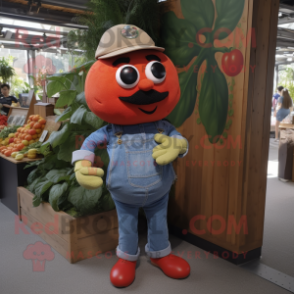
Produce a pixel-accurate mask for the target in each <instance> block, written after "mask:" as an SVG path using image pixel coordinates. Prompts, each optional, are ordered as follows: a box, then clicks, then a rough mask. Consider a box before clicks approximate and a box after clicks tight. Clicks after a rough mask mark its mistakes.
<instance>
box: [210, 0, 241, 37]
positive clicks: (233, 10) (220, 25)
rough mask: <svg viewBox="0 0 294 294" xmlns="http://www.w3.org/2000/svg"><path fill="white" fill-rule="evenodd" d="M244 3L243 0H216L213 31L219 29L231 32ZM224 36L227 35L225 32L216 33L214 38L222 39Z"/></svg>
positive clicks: (238, 18)
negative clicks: (215, 16)
mask: <svg viewBox="0 0 294 294" xmlns="http://www.w3.org/2000/svg"><path fill="white" fill-rule="evenodd" d="M244 3H245V0H216V1H215V6H216V11H217V19H216V22H215V28H214V32H217V30H219V29H226V30H228V31H230V32H233V31H234V29H235V28H236V26H237V24H238V22H239V20H240V18H241V16H242V14H243V10H244ZM226 37H228V34H227V33H226V32H221V33H220V34H218V33H217V34H216V38H217V39H219V40H223V39H225V38H226Z"/></svg>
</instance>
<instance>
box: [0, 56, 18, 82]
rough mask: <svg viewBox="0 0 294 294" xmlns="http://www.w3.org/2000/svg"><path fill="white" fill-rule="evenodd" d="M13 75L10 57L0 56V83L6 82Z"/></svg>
mask: <svg viewBox="0 0 294 294" xmlns="http://www.w3.org/2000/svg"><path fill="white" fill-rule="evenodd" d="M14 75H15V71H14V68H13V67H12V66H11V65H10V59H9V58H5V57H2V58H0V79H1V82H2V83H7V82H8V81H9V80H10V79H11V78H12V77H13V76H14Z"/></svg>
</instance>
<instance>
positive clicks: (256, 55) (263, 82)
mask: <svg viewBox="0 0 294 294" xmlns="http://www.w3.org/2000/svg"><path fill="white" fill-rule="evenodd" d="M197 1H198V0H194V1H190V2H191V11H193V9H192V8H193V7H192V6H193V5H195V3H196V2H197ZM207 1H210V2H211V1H212V3H213V5H214V6H216V1H218V2H219V3H222V1H221V0H207ZM188 2H189V1H185V4H186V5H188V4H187V3H188ZM236 3H237V2H236ZM162 6H163V13H168V12H170V11H172V12H173V13H174V14H175V16H176V17H177V18H178V19H185V15H186V16H189V13H187V12H186V14H185V13H183V9H186V11H187V7H184V8H183V3H181V1H179V0H178V1H177V0H170V1H167V2H164V4H162ZM194 11H197V10H194ZM216 11H217V7H216ZM278 11H279V1H278V0H245V4H244V11H243V14H242V16H241V17H240V20H239V23H238V24H237V27H236V28H235V29H234V31H233V32H232V33H231V34H230V36H229V37H228V38H227V39H224V40H223V41H222V42H224V43H226V42H228V41H229V40H233V44H235V43H234V41H235V40H238V39H237V38H239V40H241V41H240V46H239V45H238V44H236V45H234V47H235V48H237V49H238V50H240V51H241V53H242V55H243V57H244V66H245V68H244V70H243V71H242V72H241V73H239V74H238V75H236V76H234V77H233V78H232V77H230V76H228V75H227V74H225V72H224V69H223V67H222V57H223V53H221V52H217V53H216V54H215V58H216V61H217V63H218V65H219V68H220V70H221V72H222V73H224V74H225V77H226V81H227V83H228V88H229V94H230V96H229V97H230V99H231V97H233V99H232V103H231V104H230V107H232V109H233V114H232V112H231V115H230V116H228V119H230V120H231V122H232V124H231V127H230V128H228V129H226V130H225V132H226V135H227V138H225V139H224V145H222V144H211V143H210V142H209V141H208V139H207V138H206V137H207V132H206V128H205V126H204V125H203V124H201V121H203V120H202V117H201V113H200V111H199V105H198V103H199V96H200V94H199V92H200V93H201V83H202V80H203V76H201V75H200V74H199V75H198V83H197V91H198V94H197V101H196V104H195V109H194V112H193V113H192V114H191V115H190V117H188V118H187V119H186V121H185V122H184V123H183V124H182V125H181V126H180V127H179V128H178V130H179V131H180V132H181V133H182V134H183V135H184V136H185V137H186V138H188V139H189V145H190V150H189V154H188V155H187V156H186V157H185V158H184V159H179V160H177V162H176V163H175V164H174V167H175V170H176V173H177V175H178V181H177V183H176V185H175V187H174V195H172V197H171V199H170V207H169V224H170V229H171V232H172V233H174V234H176V235H177V236H179V237H180V238H182V239H184V240H187V241H189V242H191V243H193V244H195V245H196V246H198V247H201V248H202V249H204V250H207V251H211V252H213V251H215V252H217V254H218V255H219V256H220V257H223V258H225V259H228V260H230V261H232V262H234V263H242V262H244V261H248V260H250V259H251V258H256V257H259V256H260V254H261V247H262V240H263V226H264V209H265V195H266V180H267V160H268V151H269V135H270V116H271V102H272V95H273V93H272V91H273V80H274V67H275V51H276V35H277V22H278ZM203 13H205V12H203ZM212 13H213V12H212ZM223 13H224V12H223ZM194 16H195V25H196V24H197V25H199V22H198V23H196V22H197V15H194ZM199 17H201V16H199ZM217 17H218V15H217V14H216V15H215V19H217ZM230 17H231V16H230ZM163 19H164V18H163ZM170 19H172V18H170ZM173 19H175V18H173ZM203 19H204V18H203ZM207 19H209V18H206V19H204V21H206V20H207ZM189 21H190V22H191V21H192V22H193V20H191V19H190V20H189ZM215 23H216V21H215V22H214V25H215ZM169 24H170V23H168V21H166V20H165V19H164V22H163V30H162V31H163V32H165V31H166V30H165V28H164V26H167V27H168V30H169V32H170V31H171V30H172V25H171V26H169ZM184 27H186V28H187V26H186V25H185V26H184ZM240 32H242V33H243V35H244V36H245V39H246V36H248V34H249V33H250V32H251V33H252V34H253V37H252V38H251V42H250V39H249V42H248V43H247V44H246V43H245V46H244V40H243V41H242V36H241V39H240V35H239V36H238V34H240ZM184 33H185V34H186V35H185V37H187V38H188V37H189V33H190V31H189V28H188V29H187V31H185V32H183V34H182V35H184ZM254 33H255V35H254ZM174 34H176V31H175V33H174ZM170 36H173V34H170ZM183 38H184V37H183ZM179 39H180V36H179ZM195 39H196V40H197V38H196V37H195V38H194V39H192V40H191V43H189V46H190V48H193V46H195V45H193V44H195V41H194V40H195ZM180 40H182V39H180ZM203 40H204V41H205V39H203ZM203 40H202V42H204V41H203ZM252 40H253V41H252ZM185 41H186V40H185ZM247 41H248V39H247ZM193 42H194V43H193ZM242 42H243V46H242ZM255 43H256V44H255ZM165 45H166V46H165V47H166V49H167V51H166V52H167V53H170V52H171V53H172V52H174V51H172V49H173V48H171V47H169V46H173V43H172V42H166V44H165ZM178 45H179V46H181V44H180V43H179V44H178ZM224 46H226V45H224ZM231 46H232V45H231ZM231 46H227V47H228V48H229V47H231ZM236 46H237V47H236ZM190 51H191V50H190ZM190 51H189V50H188V49H187V50H186V51H185V50H183V51H178V52H188V53H189V54H191V52H190ZM188 53H187V54H188ZM179 54H180V53H179ZM191 56H192V55H191ZM172 57H173V56H172V54H171V58H172ZM192 57H193V56H192ZM197 57H198V56H197ZM174 59H175V60H176V58H174ZM181 60H184V58H182V59H181ZM193 60H195V59H193ZM193 60H191V62H190V63H189V64H188V65H187V67H186V68H184V69H183V68H178V72H179V73H181V72H184V71H185V70H186V71H187V70H188V68H189V66H190V65H191V64H192V63H193ZM173 61H174V60H173ZM174 63H175V61H174ZM205 64H206V63H205V61H204V63H203V64H202V66H201V67H200V70H199V71H200V72H201V69H203V75H204V76H205V66H206V65H205ZM176 65H177V64H176ZM177 66H178V65H177ZM182 66H183V65H182ZM232 85H234V86H232ZM195 87H196V83H195ZM182 90H183V89H182ZM182 93H183V91H182ZM187 94H188V95H189V93H188V92H185V95H186V96H185V97H184V96H182V97H181V99H188V98H189V97H187ZM212 98H213V97H211V99H212ZM207 99H209V97H207ZM228 99H229V98H228ZM171 122H172V121H171ZM221 146H224V147H223V148H221Z"/></svg>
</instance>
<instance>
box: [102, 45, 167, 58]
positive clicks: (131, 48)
mask: <svg viewBox="0 0 294 294" xmlns="http://www.w3.org/2000/svg"><path fill="white" fill-rule="evenodd" d="M143 49H150V50H157V51H161V52H162V51H164V50H165V49H164V48H162V47H156V46H150V45H138V46H132V47H126V48H123V49H119V50H116V51H113V52H111V53H108V54H105V55H102V56H99V57H96V59H106V58H110V57H114V56H117V55H122V54H125V53H128V52H133V51H138V50H143Z"/></svg>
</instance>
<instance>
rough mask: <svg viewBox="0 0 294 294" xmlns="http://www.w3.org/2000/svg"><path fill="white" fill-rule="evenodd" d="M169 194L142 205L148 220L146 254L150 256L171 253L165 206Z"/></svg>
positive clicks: (156, 256) (158, 256)
mask: <svg viewBox="0 0 294 294" xmlns="http://www.w3.org/2000/svg"><path fill="white" fill-rule="evenodd" d="M168 199H169V194H166V195H165V196H164V197H162V198H161V199H159V200H158V201H156V202H153V203H150V204H148V202H147V203H146V205H145V206H144V207H143V209H144V211H145V214H146V217H147V222H148V243H147V244H146V246H145V251H146V254H147V255H148V256H149V257H152V258H160V257H164V256H167V255H169V254H170V253H171V251H172V250H171V245H170V242H169V234H168V225H167V206H168Z"/></svg>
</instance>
